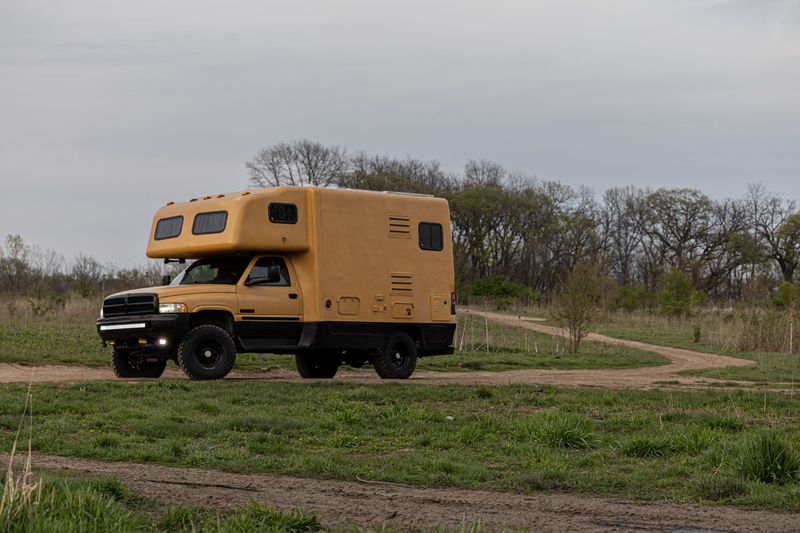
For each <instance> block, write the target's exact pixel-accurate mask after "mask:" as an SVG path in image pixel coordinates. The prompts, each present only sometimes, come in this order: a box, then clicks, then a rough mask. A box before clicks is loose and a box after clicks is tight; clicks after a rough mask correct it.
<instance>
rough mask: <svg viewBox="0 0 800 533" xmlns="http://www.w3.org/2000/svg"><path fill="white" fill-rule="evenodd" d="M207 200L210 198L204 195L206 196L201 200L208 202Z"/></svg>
mask: <svg viewBox="0 0 800 533" xmlns="http://www.w3.org/2000/svg"><path fill="white" fill-rule="evenodd" d="M209 198H211V197H210V196H208V195H206V196H203V200H208V199H209Z"/></svg>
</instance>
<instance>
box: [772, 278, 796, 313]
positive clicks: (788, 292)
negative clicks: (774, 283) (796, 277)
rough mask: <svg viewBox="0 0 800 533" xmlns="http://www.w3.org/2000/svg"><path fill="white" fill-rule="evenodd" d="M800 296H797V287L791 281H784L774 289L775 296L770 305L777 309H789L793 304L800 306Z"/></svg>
mask: <svg viewBox="0 0 800 533" xmlns="http://www.w3.org/2000/svg"><path fill="white" fill-rule="evenodd" d="M798 300H800V298H798V287H797V285H795V284H793V283H789V282H788V281H784V282H783V283H781V284H780V286H779V287H778V290H777V291H775V296H774V297H773V298H772V305H774V306H775V307H777V308H778V309H789V307H790V306H791V305H792V304H794V306H795V308H797V307H798V306H800V301H798Z"/></svg>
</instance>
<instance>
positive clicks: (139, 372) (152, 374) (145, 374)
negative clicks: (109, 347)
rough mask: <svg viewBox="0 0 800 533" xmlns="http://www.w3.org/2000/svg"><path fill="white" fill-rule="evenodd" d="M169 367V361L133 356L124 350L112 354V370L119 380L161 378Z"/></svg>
mask: <svg viewBox="0 0 800 533" xmlns="http://www.w3.org/2000/svg"><path fill="white" fill-rule="evenodd" d="M166 367H167V360H166V359H163V358H159V359H146V358H140V357H135V356H133V357H132V356H131V355H130V354H128V352H126V351H123V350H114V352H113V353H112V354H111V368H112V369H113V370H114V374H116V376H117V377H118V378H159V377H161V374H163V373H164V369H165V368H166Z"/></svg>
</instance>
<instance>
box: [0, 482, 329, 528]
mask: <svg viewBox="0 0 800 533" xmlns="http://www.w3.org/2000/svg"><path fill="white" fill-rule="evenodd" d="M2 488H3V485H2V483H0V492H2ZM0 526H2V528H1V529H2V530H3V531H5V532H7V533H32V532H39V531H41V532H44V531H65V532H66V531H81V532H98V533H99V532H112V531H113V532H122V533H134V532H144V531H176V532H184V531H185V532H220V531H243V532H244V531H263V532H267V531H270V532H273V531H274V532H278V531H281V532H283V531H285V532H298V533H299V532H306V531H320V530H322V529H323V528H322V526H321V525H320V522H319V519H318V518H317V517H316V516H315V515H313V514H310V513H306V512H304V511H302V510H294V511H280V510H277V509H274V508H272V507H269V506H267V505H265V504H263V503H259V502H255V501H254V502H252V503H250V504H249V505H247V506H245V507H242V508H239V509H232V510H226V511H219V510H212V509H205V508H198V507H186V506H164V505H161V504H159V503H158V502H154V501H148V500H145V499H143V498H139V497H137V495H136V494H135V493H133V492H131V491H130V490H128V489H127V488H126V487H124V486H123V485H122V483H120V482H119V480H117V479H115V478H96V479H91V478H90V479H79V478H61V479H58V478H56V479H50V478H47V479H45V480H44V481H43V486H42V492H41V496H40V497H39V498H37V499H36V500H35V501H32V502H31V503H29V504H27V505H15V506H12V507H10V508H8V507H7V508H6V511H5V512H4V513H2V514H0Z"/></svg>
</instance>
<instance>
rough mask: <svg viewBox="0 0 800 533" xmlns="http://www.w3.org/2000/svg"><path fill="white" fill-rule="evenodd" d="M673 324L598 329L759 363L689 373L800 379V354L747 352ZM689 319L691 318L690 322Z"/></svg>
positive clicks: (733, 378) (779, 380) (784, 380)
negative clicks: (700, 338)
mask: <svg viewBox="0 0 800 533" xmlns="http://www.w3.org/2000/svg"><path fill="white" fill-rule="evenodd" d="M675 322H676V325H675V326H674V327H670V326H668V325H666V324H668V322H667V321H665V322H664V324H665V326H664V327H663V328H661V327H659V328H657V329H656V328H648V329H647V330H643V329H637V328H635V327H625V326H620V325H611V326H600V327H597V328H595V330H596V331H597V332H598V333H602V334H604V335H608V336H610V337H615V338H619V339H627V340H633V341H639V342H647V343H650V344H656V345H659V346H670V347H674V348H684V349H686V350H694V351H698V352H706V353H713V354H717V355H730V356H733V357H739V358H742V359H750V360H751V361H755V363H756V364H754V365H748V366H738V367H737V366H730V367H722V368H709V369H705V370H689V371H686V372H684V374H686V375H693V376H704V377H709V378H716V379H723V380H731V381H752V382H755V383H794V382H800V357H798V356H797V355H796V354H795V355H790V354H782V353H761V352H744V351H740V350H736V349H734V348H732V347H730V346H728V347H725V346H721V345H718V344H710V343H707V342H699V343H695V342H693V340H692V336H691V331H687V328H684V327H682V326H680V325H677V323H678V320H677V319H676V321H675ZM687 323H688V322H687Z"/></svg>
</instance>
